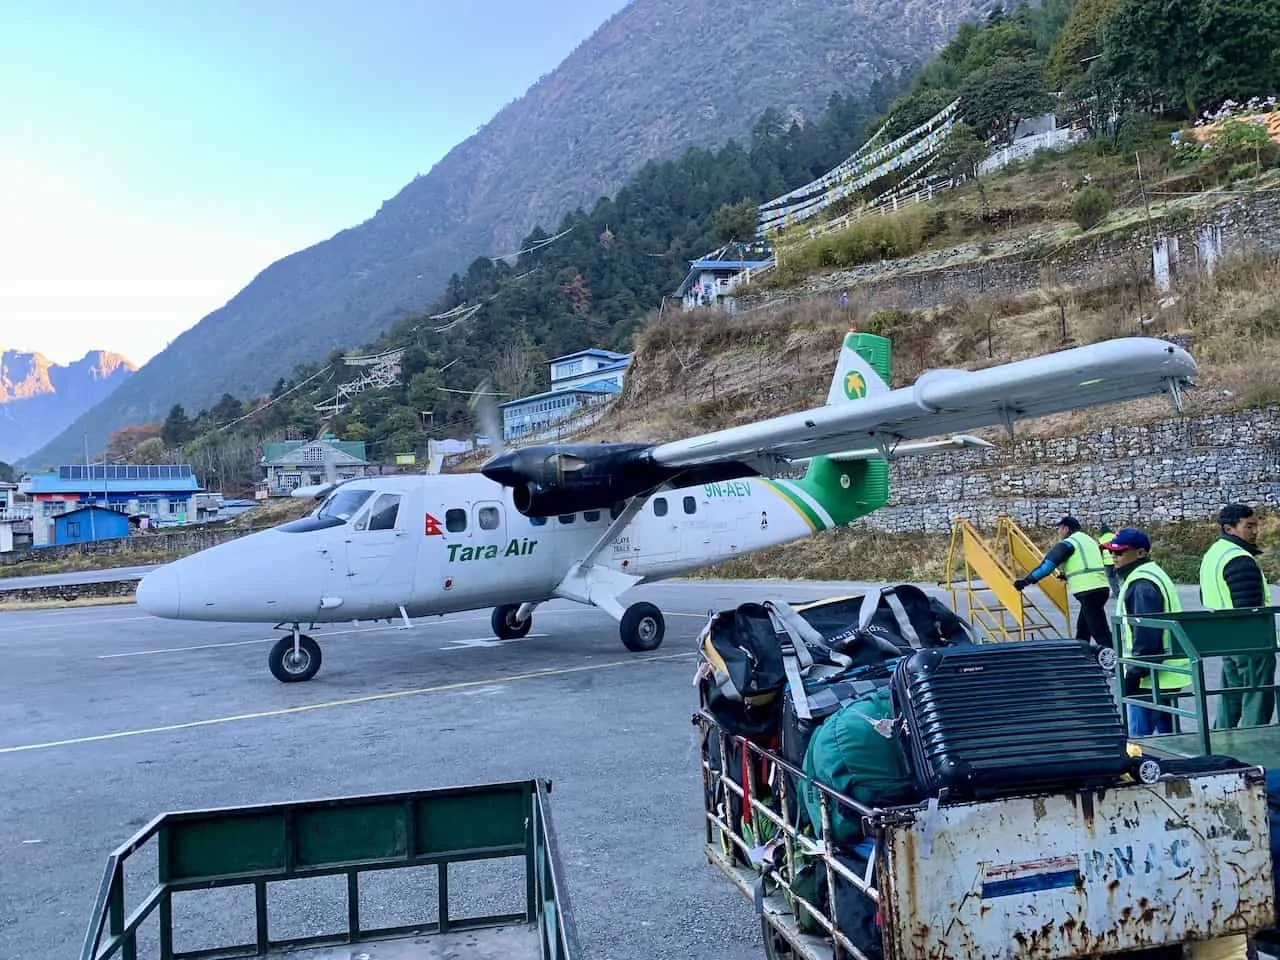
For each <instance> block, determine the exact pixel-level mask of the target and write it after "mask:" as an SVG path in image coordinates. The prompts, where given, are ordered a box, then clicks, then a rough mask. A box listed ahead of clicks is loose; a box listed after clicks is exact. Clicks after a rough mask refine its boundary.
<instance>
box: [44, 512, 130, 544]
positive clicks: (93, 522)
mask: <svg viewBox="0 0 1280 960" xmlns="http://www.w3.org/2000/svg"><path fill="white" fill-rule="evenodd" d="M128 535H129V518H128V517H127V516H125V515H124V514H123V513H121V512H120V511H119V510H108V509H107V508H106V507H78V508H77V509H75V510H68V511H67V512H66V513H60V514H58V515H57V516H56V517H54V518H53V540H52V542H51V543H50V544H49V546H58V547H60V546H63V545H64V544H68V543H95V542H97V541H99V540H119V539H121V538H123V537H127V536H128Z"/></svg>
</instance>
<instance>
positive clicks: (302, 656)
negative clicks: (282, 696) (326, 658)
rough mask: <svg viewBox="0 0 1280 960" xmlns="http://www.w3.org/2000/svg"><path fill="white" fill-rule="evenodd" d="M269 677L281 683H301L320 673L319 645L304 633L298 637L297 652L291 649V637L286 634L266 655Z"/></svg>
mask: <svg viewBox="0 0 1280 960" xmlns="http://www.w3.org/2000/svg"><path fill="white" fill-rule="evenodd" d="M267 666H268V667H270V668H271V675H272V676H273V677H275V678H276V679H277V680H279V681H280V682H281V683H301V682H303V681H304V680H310V679H311V678H312V677H314V676H315V675H316V674H317V673H319V672H320V644H318V643H316V642H315V641H314V640H312V639H311V638H310V637H308V636H307V635H306V634H305V633H303V634H299V635H298V650H297V652H296V653H295V652H294V649H293V636H292V635H289V634H286V635H285V636H283V637H281V638H280V639H279V640H277V641H276V642H275V645H274V646H273V647H272V648H271V653H269V654H268V655H267Z"/></svg>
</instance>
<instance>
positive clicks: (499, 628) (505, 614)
mask: <svg viewBox="0 0 1280 960" xmlns="http://www.w3.org/2000/svg"><path fill="white" fill-rule="evenodd" d="M519 609H520V605H519V604H516V603H509V604H506V605H505V606H501V607H494V608H493V617H492V618H491V619H490V621H489V626H490V627H492V628H493V635H494V636H495V637H497V638H498V639H499V640H519V639H520V638H521V637H523V636H527V635H528V633H529V630H530V629H532V627H533V617H531V616H530V617H525V619H524V623H521V622H520V621H518V620H517V619H516V612H517V611H518V610H519Z"/></svg>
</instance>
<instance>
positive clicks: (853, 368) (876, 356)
mask: <svg viewBox="0 0 1280 960" xmlns="http://www.w3.org/2000/svg"><path fill="white" fill-rule="evenodd" d="M891 369H892V343H891V342H890V340H889V339H888V338H887V337H882V336H879V335H878V334H874V333H863V332H861V331H858V330H850V331H849V332H848V333H847V334H846V335H845V338H844V343H843V344H841V347H840V360H839V362H838V363H837V364H836V372H835V376H834V377H833V378H832V381H831V390H830V392H829V393H828V394H827V403H844V402H847V401H849V400H861V399H863V398H864V397H868V396H871V395H873V394H876V393H883V392H884V391H886V390H888V389H889V377H890V373H891Z"/></svg>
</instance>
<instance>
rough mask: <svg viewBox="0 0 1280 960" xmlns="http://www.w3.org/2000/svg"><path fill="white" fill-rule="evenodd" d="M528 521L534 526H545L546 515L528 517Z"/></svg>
mask: <svg viewBox="0 0 1280 960" xmlns="http://www.w3.org/2000/svg"><path fill="white" fill-rule="evenodd" d="M529 522H530V523H531V524H533V525H534V526H535V527H545V526H546V525H547V518H546V517H530V518H529Z"/></svg>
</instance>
